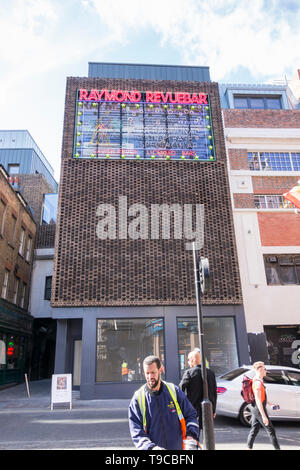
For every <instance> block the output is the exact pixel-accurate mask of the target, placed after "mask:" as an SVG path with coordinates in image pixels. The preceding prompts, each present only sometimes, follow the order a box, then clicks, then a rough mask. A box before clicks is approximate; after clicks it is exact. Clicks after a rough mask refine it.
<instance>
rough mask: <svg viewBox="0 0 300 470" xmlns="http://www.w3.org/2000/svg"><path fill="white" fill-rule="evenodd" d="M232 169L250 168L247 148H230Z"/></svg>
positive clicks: (229, 154)
mask: <svg viewBox="0 0 300 470" xmlns="http://www.w3.org/2000/svg"><path fill="white" fill-rule="evenodd" d="M228 156H229V162H230V169H231V170H249V163H248V151H247V149H228Z"/></svg>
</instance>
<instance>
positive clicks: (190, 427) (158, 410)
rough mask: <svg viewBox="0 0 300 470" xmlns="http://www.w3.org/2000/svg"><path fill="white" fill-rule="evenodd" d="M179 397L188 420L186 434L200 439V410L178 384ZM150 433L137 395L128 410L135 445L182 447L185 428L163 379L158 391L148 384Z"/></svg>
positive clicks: (140, 446) (176, 448) (149, 447)
mask: <svg viewBox="0 0 300 470" xmlns="http://www.w3.org/2000/svg"><path fill="white" fill-rule="evenodd" d="M175 389H176V393H177V401H178V404H179V406H180V409H181V411H182V414H183V416H184V418H185V422H186V434H187V436H191V437H193V438H194V439H198V433H199V426H198V420H197V413H196V410H195V409H194V408H193V406H192V404H191V403H190V401H189V400H188V398H187V397H186V395H185V394H184V393H183V392H182V391H181V390H180V389H179V388H178V387H177V386H175ZM145 401H146V422H147V430H146V431H147V433H145V431H144V429H143V417H142V414H141V411H140V407H139V402H138V399H137V397H136V395H134V396H133V398H132V400H131V402H130V405H129V410H128V417H129V429H130V434H131V438H132V440H133V443H134V445H135V447H137V448H138V449H139V450H150V449H152V448H153V447H154V446H159V447H162V448H164V449H168V450H181V449H182V431H181V426H180V422H179V419H178V415H177V411H176V408H175V405H174V403H173V400H172V398H171V395H170V393H169V391H168V389H167V387H166V385H165V384H164V383H163V382H162V385H161V387H160V390H159V391H158V392H152V391H150V390H149V389H148V387H147V385H145Z"/></svg>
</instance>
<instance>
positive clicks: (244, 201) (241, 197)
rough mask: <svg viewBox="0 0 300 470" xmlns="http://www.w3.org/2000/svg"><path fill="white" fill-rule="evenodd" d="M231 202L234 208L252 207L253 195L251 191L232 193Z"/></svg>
mask: <svg viewBox="0 0 300 470" xmlns="http://www.w3.org/2000/svg"><path fill="white" fill-rule="evenodd" d="M233 202H234V207H235V208H236V209H243V208H250V209H253V208H254V197H253V194H252V193H233Z"/></svg>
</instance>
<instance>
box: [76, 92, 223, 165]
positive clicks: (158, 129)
mask: <svg viewBox="0 0 300 470" xmlns="http://www.w3.org/2000/svg"><path fill="white" fill-rule="evenodd" d="M73 157H74V158H85V159H86V158H88V159H91V158H92V159H135V160H138V159H143V160H144V159H147V160H194V161H214V160H215V159H216V156H215V147H214V136H213V126H212V118H211V107H210V101H209V95H207V94H205V93H185V92H159V91H157V92H152V91H146V92H139V91H136V90H131V91H124V90H86V89H80V90H77V97H76V119H75V132H74V151H73Z"/></svg>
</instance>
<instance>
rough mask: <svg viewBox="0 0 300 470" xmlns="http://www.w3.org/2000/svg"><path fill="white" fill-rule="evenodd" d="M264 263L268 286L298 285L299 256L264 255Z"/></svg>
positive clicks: (299, 274)
mask: <svg viewBox="0 0 300 470" xmlns="http://www.w3.org/2000/svg"><path fill="white" fill-rule="evenodd" d="M264 263H265V271H266V278H267V284H268V285H294V284H300V254H299V255H265V256H264Z"/></svg>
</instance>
